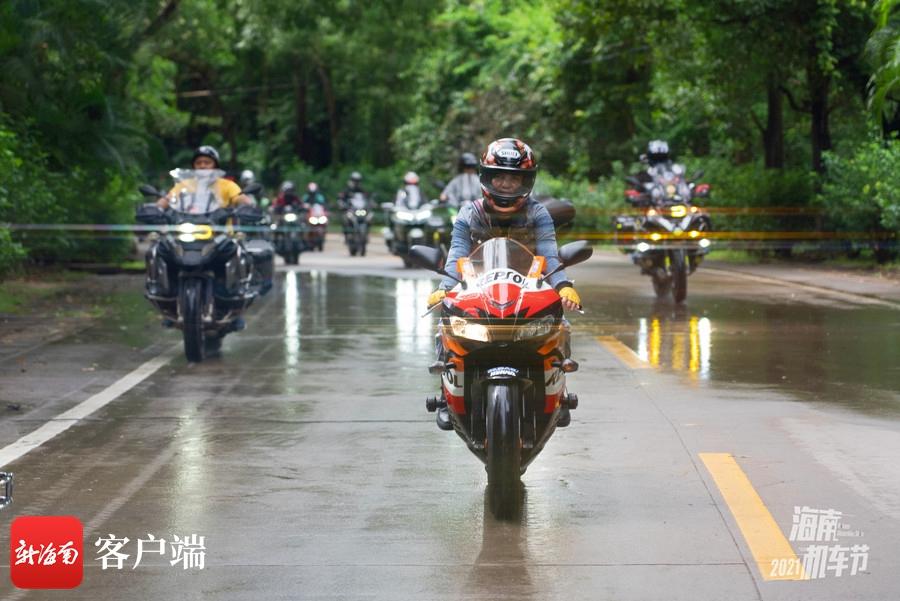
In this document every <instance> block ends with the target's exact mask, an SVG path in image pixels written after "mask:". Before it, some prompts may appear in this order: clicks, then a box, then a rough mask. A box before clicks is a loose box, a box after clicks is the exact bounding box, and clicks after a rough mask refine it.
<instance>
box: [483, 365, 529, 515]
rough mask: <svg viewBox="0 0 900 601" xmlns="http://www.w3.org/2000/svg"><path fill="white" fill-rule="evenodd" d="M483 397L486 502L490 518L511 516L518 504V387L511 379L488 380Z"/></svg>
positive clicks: (519, 437)
mask: <svg viewBox="0 0 900 601" xmlns="http://www.w3.org/2000/svg"><path fill="white" fill-rule="evenodd" d="M485 398H486V399H487V407H486V411H485V420H486V424H485V425H486V434H487V445H486V446H487V449H486V450H487V461H486V468H487V474H488V486H487V495H488V505H489V507H490V510H491V513H492V514H493V515H494V517H496V518H498V519H509V518H514V517H516V516H517V515H518V513H519V511H520V509H521V503H522V482H521V480H520V477H521V473H522V441H521V436H520V432H519V429H520V424H519V405H520V401H521V399H520V394H519V387H518V385H516V384H515V383H512V382H495V383H491V384H488V385H487V389H486V391H485Z"/></svg>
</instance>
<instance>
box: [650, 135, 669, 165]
mask: <svg viewBox="0 0 900 601" xmlns="http://www.w3.org/2000/svg"><path fill="white" fill-rule="evenodd" d="M668 160H669V143H668V142H666V141H665V140H651V141H650V143H649V144H647V162H648V163H650V164H651V165H655V164H656V163H664V162H666V161H668Z"/></svg>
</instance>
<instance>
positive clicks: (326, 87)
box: [316, 59, 339, 165]
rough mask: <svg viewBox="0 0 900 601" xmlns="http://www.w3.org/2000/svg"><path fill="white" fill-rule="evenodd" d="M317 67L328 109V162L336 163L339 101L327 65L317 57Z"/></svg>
mask: <svg viewBox="0 0 900 601" xmlns="http://www.w3.org/2000/svg"><path fill="white" fill-rule="evenodd" d="M316 69H317V71H318V73H319V79H320V80H321V82H322V95H323V96H325V107H326V109H327V110H328V130H329V134H330V136H331V140H330V142H331V143H330V144H329V151H330V152H329V157H328V164H329V165H331V164H334V162H335V160H336V159H337V158H338V157H337V153H338V148H339V146H338V123H337V103H336V102H335V99H334V89H333V88H332V87H331V78H330V77H329V76H328V71H327V70H326V69H325V65H323V64H322V62H321V61H320V60H318V59H316Z"/></svg>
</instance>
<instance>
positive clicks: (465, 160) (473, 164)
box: [459, 152, 478, 171]
mask: <svg viewBox="0 0 900 601" xmlns="http://www.w3.org/2000/svg"><path fill="white" fill-rule="evenodd" d="M477 168H478V159H477V158H475V155H474V154H472V153H471V152H464V153H462V154H461V155H459V170H460V171H462V170H463V169H477Z"/></svg>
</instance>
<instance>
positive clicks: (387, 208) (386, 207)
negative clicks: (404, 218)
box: [380, 202, 394, 211]
mask: <svg viewBox="0 0 900 601" xmlns="http://www.w3.org/2000/svg"><path fill="white" fill-rule="evenodd" d="M380 206H381V210H382V211H393V210H394V203H392V202H383V203H381V205H380Z"/></svg>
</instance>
